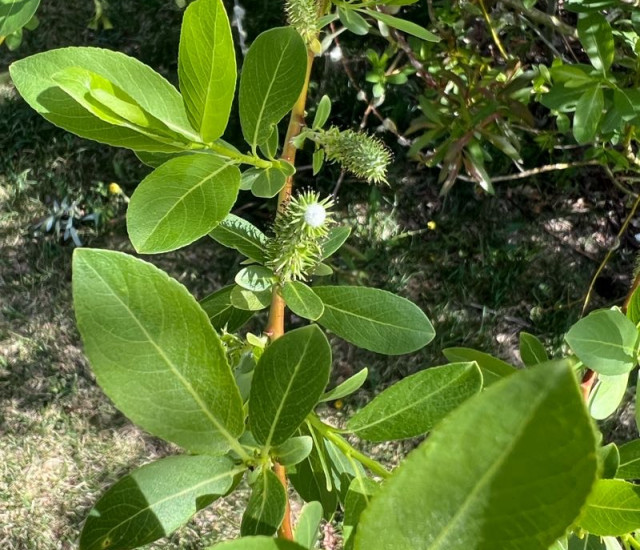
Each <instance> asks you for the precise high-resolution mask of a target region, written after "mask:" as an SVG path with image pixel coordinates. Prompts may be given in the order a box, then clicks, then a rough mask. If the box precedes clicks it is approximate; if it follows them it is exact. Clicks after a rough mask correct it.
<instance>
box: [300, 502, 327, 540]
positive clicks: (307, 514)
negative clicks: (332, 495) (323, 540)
mask: <svg viewBox="0 0 640 550" xmlns="http://www.w3.org/2000/svg"><path fill="white" fill-rule="evenodd" d="M321 521H322V504H320V503H319V502H316V501H314V502H307V503H306V504H305V505H304V506H303V507H302V510H301V511H300V515H299V516H298V521H297V523H296V528H295V531H294V533H293V538H294V540H295V541H296V542H297V543H298V544H300V545H301V546H304V547H305V548H309V549H311V548H315V545H316V541H317V540H318V535H319V530H320V522H321Z"/></svg>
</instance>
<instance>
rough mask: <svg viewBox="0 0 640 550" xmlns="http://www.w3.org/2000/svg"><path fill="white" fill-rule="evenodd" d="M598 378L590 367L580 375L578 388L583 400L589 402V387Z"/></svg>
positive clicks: (591, 386)
mask: <svg viewBox="0 0 640 550" xmlns="http://www.w3.org/2000/svg"><path fill="white" fill-rule="evenodd" d="M597 379H598V375H597V374H596V373H595V372H594V371H592V370H591V369H587V370H586V371H585V373H584V375H583V376H582V382H580V390H581V391H582V397H583V398H584V402H585V403H588V402H589V394H590V393H591V389H592V388H593V385H594V384H595V382H596V380H597Z"/></svg>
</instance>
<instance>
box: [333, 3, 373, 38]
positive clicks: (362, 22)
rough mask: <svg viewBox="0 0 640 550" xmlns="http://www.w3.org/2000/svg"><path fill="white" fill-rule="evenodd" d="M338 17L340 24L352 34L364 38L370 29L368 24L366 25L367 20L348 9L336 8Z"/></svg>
mask: <svg viewBox="0 0 640 550" xmlns="http://www.w3.org/2000/svg"><path fill="white" fill-rule="evenodd" d="M338 16H339V17H340V23H342V24H343V25H344V26H345V27H346V28H347V29H349V30H350V31H351V32H352V33H353V34H357V35H360V36H364V35H365V34H367V33H368V32H369V29H370V28H371V26H370V25H369V23H367V20H366V19H365V18H364V17H362V15H360V14H359V13H358V12H357V11H355V10H352V9H349V8H338Z"/></svg>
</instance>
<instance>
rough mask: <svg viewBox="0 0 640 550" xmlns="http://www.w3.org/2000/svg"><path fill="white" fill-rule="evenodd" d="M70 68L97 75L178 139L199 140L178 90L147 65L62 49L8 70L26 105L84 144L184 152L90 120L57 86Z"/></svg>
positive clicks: (112, 55)
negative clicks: (86, 141) (56, 78)
mask: <svg viewBox="0 0 640 550" xmlns="http://www.w3.org/2000/svg"><path fill="white" fill-rule="evenodd" d="M69 67H78V68H81V69H85V70H87V71H96V72H98V74H99V75H100V76H102V77H103V78H105V79H107V80H108V81H109V82H112V83H113V84H114V85H115V86H117V87H118V88H120V89H121V90H123V91H124V92H126V94H127V95H128V96H129V97H131V98H132V99H133V100H135V102H136V103H137V104H138V105H139V106H140V107H141V108H142V109H144V110H145V111H146V112H148V113H149V114H150V115H152V116H153V117H155V118H156V119H158V120H160V121H162V122H163V123H164V124H165V125H167V126H168V127H169V128H171V129H173V130H175V131H176V132H177V133H179V134H181V135H184V136H192V139H193V140H197V136H196V134H195V132H194V130H193V128H192V127H191V124H190V123H189V120H188V119H187V114H186V111H185V108H184V104H183V101H182V96H181V95H180V94H179V93H178V90H176V89H175V88H174V87H173V86H172V85H171V84H170V83H169V82H168V81H167V80H165V79H164V78H163V77H162V76H160V75H159V74H158V73H156V72H155V71H154V70H153V69H151V68H150V67H148V66H147V65H144V64H143V63H141V62H140V61H138V60H136V59H134V58H132V57H128V56H126V55H124V54H122V53H119V52H113V51H110V50H103V49H100V48H85V47H80V48H61V49H58V50H51V51H47V52H42V53H38V54H36V55H33V56H31V57H28V58H26V59H21V60H19V61H16V62H15V63H13V64H12V65H11V67H10V69H9V70H10V73H11V79H12V80H13V83H14V84H15V86H16V88H17V89H18V91H19V92H20V94H21V95H22V97H23V98H24V99H25V100H26V101H27V103H28V104H29V105H31V107H33V108H34V109H35V110H36V111H37V112H38V113H40V114H41V115H42V116H44V118H46V119H47V120H48V121H50V122H52V123H53V124H55V125H56V126H60V127H61V128H64V129H65V130H68V131H70V132H73V133H74V134H77V135H79V136H81V137H84V138H88V139H93V140H95V141H99V142H101V143H106V144H108V145H115V146H119V147H127V148H129V149H134V150H140V151H179V150H180V149H181V148H182V146H181V145H179V144H176V145H168V144H165V143H161V142H159V141H157V140H155V139H153V138H150V137H148V136H145V135H143V134H140V133H139V132H136V131H134V130H131V129H129V128H122V127H119V126H114V125H112V124H109V123H107V122H105V121H103V120H101V119H100V118H98V117H96V116H95V115H93V114H91V113H90V112H89V111H87V110H86V109H85V108H84V107H82V106H81V105H80V104H79V103H78V102H77V101H76V100H75V99H73V98H72V97H71V96H70V95H68V94H67V93H66V92H64V91H63V90H62V89H61V88H60V87H59V86H58V84H57V83H56V82H55V81H54V80H53V75H55V74H56V73H60V72H61V71H63V70H64V69H67V68H69Z"/></svg>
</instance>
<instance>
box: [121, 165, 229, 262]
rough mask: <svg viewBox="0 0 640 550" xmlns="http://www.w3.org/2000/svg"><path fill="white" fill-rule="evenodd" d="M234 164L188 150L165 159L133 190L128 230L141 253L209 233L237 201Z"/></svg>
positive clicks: (165, 248)
mask: <svg viewBox="0 0 640 550" xmlns="http://www.w3.org/2000/svg"><path fill="white" fill-rule="evenodd" d="M239 185H240V171H239V170H238V167H237V166H234V165H232V164H230V163H229V162H228V161H227V162H225V161H224V160H222V159H220V158H218V157H215V156H213V155H190V156H185V157H178V158H175V159H172V160H170V161H168V162H165V163H164V164H163V165H162V166H160V167H159V168H156V169H155V170H154V171H153V172H151V174H149V175H148V176H147V177H146V178H145V179H144V180H142V182H141V183H140V185H139V186H138V187H137V189H136V190H135V191H134V193H133V196H132V197H131V202H130V203H129V209H128V210H127V230H128V232H129V237H130V238H131V242H132V244H133V246H134V247H135V249H136V250H137V251H138V252H140V253H143V254H152V253H153V254H156V253H159V252H168V251H170V250H176V249H177V248H181V247H183V246H186V245H188V244H191V243H192V242H194V241H196V240H197V239H199V238H200V237H203V236H204V235H206V234H207V233H209V232H210V231H211V230H212V229H213V228H214V227H215V226H216V225H217V224H218V223H219V222H220V221H222V220H223V219H224V218H225V217H226V216H227V215H228V214H229V211H230V210H231V207H232V206H233V205H234V204H235V202H236V198H237V197H238V188H239Z"/></svg>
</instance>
